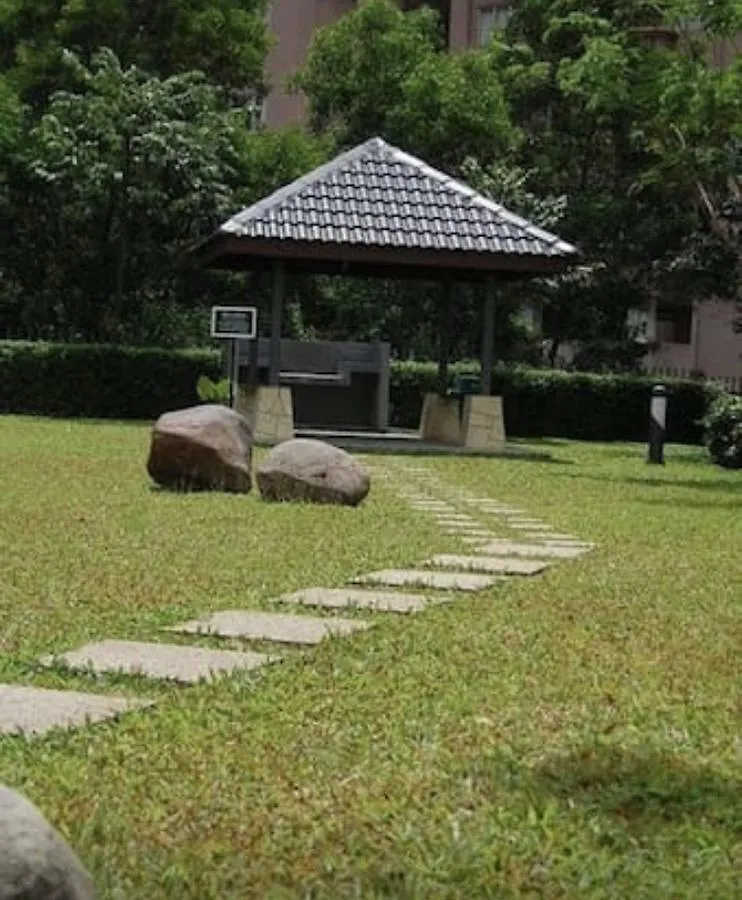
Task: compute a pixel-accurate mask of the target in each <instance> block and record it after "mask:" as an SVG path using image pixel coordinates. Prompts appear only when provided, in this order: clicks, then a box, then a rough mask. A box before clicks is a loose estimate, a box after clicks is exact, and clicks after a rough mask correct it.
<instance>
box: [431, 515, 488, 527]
mask: <svg viewBox="0 0 742 900" xmlns="http://www.w3.org/2000/svg"><path fill="white" fill-rule="evenodd" d="M434 518H435V521H436V522H437V523H438V524H439V525H452V526H454V527H456V526H461V525H468V526H469V527H471V528H477V527H481V525H480V523H479V522H477V520H476V519H470V518H469V517H468V516H461V517H459V516H434Z"/></svg>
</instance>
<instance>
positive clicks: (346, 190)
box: [196, 137, 579, 444]
mask: <svg viewBox="0 0 742 900" xmlns="http://www.w3.org/2000/svg"><path fill="white" fill-rule="evenodd" d="M196 253H197V254H198V256H199V258H200V259H201V261H202V262H203V264H204V265H205V266H207V267H210V268H219V269H232V270H235V269H236V270H253V271H266V270H268V271H271V272H272V284H273V289H272V305H271V328H270V362H269V375H268V387H267V388H263V389H256V391H257V392H258V393H260V391H261V390H262V398H259V397H257V396H256V397H253V398H252V406H251V412H252V413H253V414H254V415H259V414H260V411H261V410H262V411H263V412H264V413H266V414H267V413H268V410H269V409H272V410H273V411H274V414H275V415H277V416H279V417H280V416H281V415H283V417H284V419H285V418H286V416H290V415H291V412H290V391H289V392H288V400H287V398H286V396H285V395H284V396H283V398H282V396H281V395H282V391H283V390H284V389H282V388H281V387H280V385H279V377H280V370H281V360H280V348H281V321H282V315H283V306H284V292H285V279H286V274H287V273H289V272H302V273H317V274H320V273H322V274H335V275H348V276H368V277H377V278H388V279H393V278H414V279H421V280H422V279H429V280H433V281H437V282H438V283H440V285H441V288H442V300H441V306H440V321H439V394H438V395H429V396H428V397H426V398H425V409H424V414H423V422H422V423H421V431H422V432H423V436H424V437H427V438H428V439H435V438H436V437H439V438H440V439H442V440H444V441H446V440H447V441H449V442H450V441H453V442H454V443H456V442H457V441H458V437H457V435H458V434H459V423H458V415H459V414H458V408H457V411H456V414H455V417H454V413H453V407H452V405H451V404H450V403H447V399H448V398H445V397H443V396H442V394H443V393H444V390H445V385H446V384H447V366H448V346H449V339H448V335H449V333H450V327H449V325H448V321H449V319H448V314H449V312H450V309H451V304H452V286H453V285H454V284H455V283H456V282H489V281H492V282H503V281H511V280H513V279H522V278H528V277H533V276H541V275H552V274H555V273H560V272H563V271H565V270H566V269H567V268H569V267H570V266H572V265H574V264H575V263H577V262H578V260H579V251H578V250H577V249H576V248H575V247H573V246H572V245H571V244H568V243H566V242H565V241H563V240H561V239H560V238H559V237H557V236H556V235H554V234H551V233H549V232H548V231H545V230H543V229H542V228H539V227H537V226H536V225H534V224H533V223H531V222H529V221H528V220H526V219H524V218H522V217H521V216H518V215H515V214H514V213H512V212H510V211H508V210H507V209H505V208H504V207H503V206H501V205H500V204H498V203H495V202H494V201H492V200H490V199H489V198H487V197H484V196H483V195H481V194H479V193H477V192H476V191H474V190H472V188H470V187H468V186H467V185H465V184H463V183H461V182H460V181H457V180H456V179H454V178H451V177H450V176H449V175H446V174H444V173H443V172H440V171H438V170H437V169H434V168H432V167H431V166H429V165H427V164H426V163H425V162H423V161H422V160H420V159H417V158H416V157H414V156H411V155H410V154H408V153H405V152H403V151H402V150H399V149H397V148H396V147H393V146H391V145H390V144H388V143H386V142H385V141H383V140H382V139H381V138H378V137H376V138H371V139H370V140H368V141H366V142H364V143H363V144H360V145H359V146H357V147H355V148H353V149H351V150H349V151H347V152H345V153H342V154H340V155H339V156H337V157H336V158H335V159H333V160H331V161H330V162H328V163H326V164H325V165H322V166H320V167H319V168H317V169H315V170H314V171H312V172H310V173H308V174H307V175H304V176H302V177H301V178H298V179H297V180H296V181H294V182H292V183H291V184H289V185H287V186H285V187H283V188H281V189H279V190H278V191H276V192H275V193H273V194H271V195H270V196H269V197H266V198H265V199H263V200H261V201H259V202H258V203H255V204H254V205H252V206H250V207H248V208H246V209H244V210H242V211H241V212H238V213H237V214H236V215H234V216H232V217H231V218H230V219H228V220H227V221H226V222H225V223H224V224H223V225H222V226H221V227H220V228H219V229H217V231H216V232H214V233H213V234H212V235H211V236H210V237H208V238H207V239H206V240H205V241H203V242H202V243H201V244H200V245H199V246H198V247H197V249H196ZM484 304H485V308H484V316H483V329H482V351H481V361H482V377H481V382H480V396H479V397H477V398H471V399H470V401H469V402H470V405H471V408H470V409H469V410H468V412H465V413H464V415H465V417H466V416H467V415H469V416H470V417H473V418H474V419H476V418H477V417H479V419H480V421H483V420H482V419H481V416H482V414H483V412H484V410H485V409H490V410H493V409H495V407H494V405H493V404H494V402H495V401H498V402H499V403H500V407H499V413H497V415H499V426H498V427H499V429H500V430H501V429H502V410H501V400H500V398H489V395H490V391H491V373H492V364H493V358H492V357H493V343H494V319H495V296H494V293H493V291H487V292H486V298H485V300H484ZM484 398H489V400H485V399H484ZM287 403H288V408H287ZM475 407H477V410H478V411H477V410H475ZM452 417H454V418H456V422H454V421H453V418H452ZM452 429H453V430H452ZM280 430H281V429H279V431H280ZM285 431H286V422H285V421H284V423H283V432H284V433H285ZM466 431H467V428H466V426H465V425H462V426H461V432H460V434H461V442H462V443H464V444H466V443H467V437H466ZM284 436H285V435H284ZM276 437H279V435H276ZM470 438H471V440H472V441H474V442H476V441H477V440H480V441H481V440H484V441H485V442H487V441H490V442H491V441H493V440H502V439H504V432H502V434H501V436H499V437H498V436H497V435H494V434H492V433H490V434H489V435H483V434H481V433H480V434H479V435H478V437H474V436H473V434H472V435H470Z"/></svg>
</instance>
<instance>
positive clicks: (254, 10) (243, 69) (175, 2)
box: [0, 0, 268, 103]
mask: <svg viewBox="0 0 742 900" xmlns="http://www.w3.org/2000/svg"><path fill="white" fill-rule="evenodd" d="M266 8H267V3H266V0H146V2H145V0H70V2H67V3H59V2H58V0H0V34H1V35H2V39H0V69H5V70H8V71H13V74H14V78H15V79H16V80H17V82H18V84H19V86H20V87H21V88H22V90H23V92H24V95H25V96H26V97H27V99H29V100H31V101H33V102H36V103H38V102H43V101H45V100H46V98H47V97H48V96H49V95H50V94H51V93H52V92H53V91H54V90H55V89H58V88H60V87H65V88H71V87H73V86H74V85H72V84H70V83H69V82H68V81H66V80H64V79H68V78H69V77H70V75H71V74H73V73H71V72H70V70H69V68H68V67H65V65H64V62H63V59H62V51H63V49H65V48H66V49H70V50H73V51H74V52H76V53H77V54H78V55H79V56H80V58H81V59H82V61H83V62H84V63H86V64H88V63H89V62H90V61H91V60H92V57H93V55H94V54H95V53H96V52H97V51H98V50H99V48H101V47H110V48H111V49H112V50H113V51H114V53H116V55H117V56H118V57H119V59H120V60H121V63H122V65H123V66H124V67H125V68H126V67H129V66H137V67H139V68H141V69H144V70H145V71H147V72H149V73H151V74H153V75H159V76H160V77H163V78H167V77H169V76H170V75H175V74H182V73H184V72H188V71H192V70H198V71H202V72H204V73H205V74H206V75H207V77H208V78H209V79H211V80H212V81H214V82H216V83H217V84H219V85H222V86H225V87H230V88H236V89H240V90H242V89H245V88H256V89H259V88H260V86H261V84H262V68H263V62H264V59H265V54H266V51H267V47H268V36H267V29H266V15H265V14H266Z"/></svg>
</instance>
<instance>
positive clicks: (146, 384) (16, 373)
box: [0, 341, 221, 419]
mask: <svg viewBox="0 0 742 900" xmlns="http://www.w3.org/2000/svg"><path fill="white" fill-rule="evenodd" d="M220 374H221V364H220V356H219V353H218V351H214V350H161V349H157V348H138V347H118V346H110V345H105V344H95V345H91V344H44V343H30V342H21V341H0V412H6V413H30V414H33V415H44V416H65V417H76V416H85V417H89V418H114V419H156V418H157V417H158V416H159V415H160V414H161V413H163V412H165V411H167V410H169V409H179V408H182V407H185V406H193V405H194V404H196V403H198V402H199V400H198V396H197V394H196V382H197V381H198V378H199V376H200V375H208V376H209V377H210V378H212V379H216V378H218V377H219V376H220Z"/></svg>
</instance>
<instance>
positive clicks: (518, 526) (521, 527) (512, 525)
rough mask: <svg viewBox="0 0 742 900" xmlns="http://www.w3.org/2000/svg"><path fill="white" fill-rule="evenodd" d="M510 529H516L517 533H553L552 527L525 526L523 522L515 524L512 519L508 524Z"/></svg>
mask: <svg viewBox="0 0 742 900" xmlns="http://www.w3.org/2000/svg"><path fill="white" fill-rule="evenodd" d="M508 527H509V528H515V529H516V531H551V525H524V524H523V523H522V522H514V521H513V520H512V519H511V520H510V521H509V522H508Z"/></svg>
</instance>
